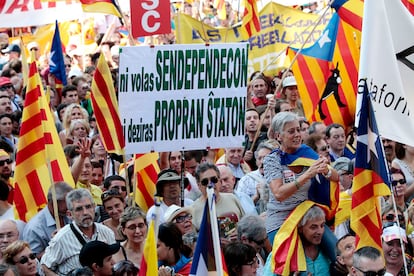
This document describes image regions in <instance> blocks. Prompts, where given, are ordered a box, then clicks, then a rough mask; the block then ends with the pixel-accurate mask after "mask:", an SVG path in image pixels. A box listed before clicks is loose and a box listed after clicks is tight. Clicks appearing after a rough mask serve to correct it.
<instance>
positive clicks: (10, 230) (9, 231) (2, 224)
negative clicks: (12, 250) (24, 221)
mask: <svg viewBox="0 0 414 276" xmlns="http://www.w3.org/2000/svg"><path fill="white" fill-rule="evenodd" d="M18 239H19V230H17V224H16V222H15V221H14V220H11V219H5V220H0V264H1V263H3V257H2V255H3V252H4V250H5V249H6V247H7V246H8V245H9V244H11V243H12V242H14V241H17V240H18Z"/></svg>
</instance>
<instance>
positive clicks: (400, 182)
mask: <svg viewBox="0 0 414 276" xmlns="http://www.w3.org/2000/svg"><path fill="white" fill-rule="evenodd" d="M405 183H407V182H406V181H405V180H404V179H400V180H393V181H391V184H392V186H397V185H398V184H401V185H404V184H405Z"/></svg>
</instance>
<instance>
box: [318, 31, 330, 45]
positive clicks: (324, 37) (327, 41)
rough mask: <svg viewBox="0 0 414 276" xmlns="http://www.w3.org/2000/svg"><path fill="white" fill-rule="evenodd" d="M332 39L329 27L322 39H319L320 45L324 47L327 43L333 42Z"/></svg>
mask: <svg viewBox="0 0 414 276" xmlns="http://www.w3.org/2000/svg"><path fill="white" fill-rule="evenodd" d="M331 41H332V40H331V39H330V38H329V29H328V30H326V31H325V32H324V33H323V34H322V36H321V39H319V41H318V44H319V47H321V48H323V46H325V43H331Z"/></svg>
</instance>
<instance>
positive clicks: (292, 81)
mask: <svg viewBox="0 0 414 276" xmlns="http://www.w3.org/2000/svg"><path fill="white" fill-rule="evenodd" d="M297 85H298V83H297V82H296V79H295V77H294V76H289V77H286V78H284V80H283V82H282V86H283V88H285V87H288V86H297Z"/></svg>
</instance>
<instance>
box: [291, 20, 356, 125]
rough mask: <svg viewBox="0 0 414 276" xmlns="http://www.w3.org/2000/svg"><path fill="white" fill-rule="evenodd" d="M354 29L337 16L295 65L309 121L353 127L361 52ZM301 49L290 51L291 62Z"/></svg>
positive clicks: (300, 92) (304, 51)
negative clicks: (355, 38)
mask: <svg viewBox="0 0 414 276" xmlns="http://www.w3.org/2000/svg"><path fill="white" fill-rule="evenodd" d="M352 30H353V28H352V27H351V26H350V25H348V24H346V23H344V22H342V20H341V19H340V18H339V16H338V14H336V13H334V14H333V15H332V18H331V20H330V22H329V23H328V25H327V27H326V28H325V30H324V31H323V32H322V35H321V37H320V38H319V39H318V40H317V41H316V43H315V44H314V45H312V46H310V47H309V48H305V49H303V50H302V51H301V52H300V54H299V55H298V58H297V60H296V62H295V63H294V64H293V66H292V70H293V73H294V75H295V78H296V81H297V83H298V90H299V95H300V98H301V100H302V104H303V108H304V111H305V117H306V118H307V120H308V121H310V122H314V121H323V122H324V123H325V124H326V125H329V124H331V123H333V122H335V123H339V124H341V125H344V126H348V125H352V124H353V121H354V116H355V106H356V89H357V84H358V66H359V51H358V48H357V44H356V42H355V41H354V36H353V32H352ZM297 51H298V49H294V48H289V50H288V54H289V57H290V58H291V59H293V57H294V56H295V54H296V52H297Z"/></svg>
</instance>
